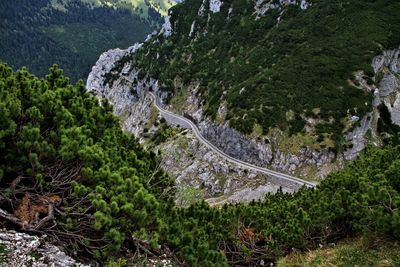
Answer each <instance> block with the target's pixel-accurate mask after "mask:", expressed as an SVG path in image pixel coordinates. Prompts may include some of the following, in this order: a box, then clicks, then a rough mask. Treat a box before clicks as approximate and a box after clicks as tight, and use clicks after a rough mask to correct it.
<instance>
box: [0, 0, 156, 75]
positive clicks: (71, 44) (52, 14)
mask: <svg viewBox="0 0 400 267" xmlns="http://www.w3.org/2000/svg"><path fill="white" fill-rule="evenodd" d="M49 3H50V1H49V0H35V1H30V0H21V1H10V0H6V1H1V2H0V20H1V23H0V60H2V61H4V62H6V63H8V64H10V65H11V66H12V67H14V68H16V69H17V68H20V67H22V66H26V67H28V69H29V70H30V71H31V72H32V73H34V74H36V75H38V76H41V77H42V76H44V75H45V74H46V73H47V71H48V69H49V67H50V66H51V65H52V64H58V65H59V66H61V67H62V68H63V69H64V70H65V72H66V74H67V75H68V76H69V77H70V78H71V80H72V81H74V82H75V81H77V80H78V79H81V78H82V79H86V77H87V75H88V74H89V71H90V69H91V67H92V66H93V65H94V64H95V62H96V60H97V59H98V57H99V56H100V54H101V53H103V52H104V51H106V50H108V49H111V48H115V47H121V48H126V47H128V46H131V45H133V44H134V43H135V42H139V41H142V40H144V38H145V37H146V36H147V34H149V33H150V32H152V31H153V30H154V29H156V28H157V27H158V26H159V24H160V22H161V16H160V15H159V14H158V13H157V12H156V11H154V10H153V9H149V17H148V18H140V16H139V15H135V14H133V13H132V11H130V10H129V9H113V8H108V7H94V8H91V7H89V6H88V5H86V4H83V3H82V2H81V1H79V0H77V1H72V2H71V3H69V6H68V7H67V11H65V12H64V11H60V10H57V9H54V8H52V7H51V5H50V4H49Z"/></svg>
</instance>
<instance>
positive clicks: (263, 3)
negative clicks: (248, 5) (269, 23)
mask: <svg viewBox="0 0 400 267" xmlns="http://www.w3.org/2000/svg"><path fill="white" fill-rule="evenodd" d="M286 5H298V6H300V8H301V9H302V10H306V9H308V8H309V7H310V6H311V5H312V4H311V2H309V1H307V0H279V1H276V0H256V1H255V5H254V9H255V10H256V15H257V17H262V16H264V15H265V14H266V13H267V12H268V11H269V10H271V9H279V10H281V9H282V8H283V7H285V6H286Z"/></svg>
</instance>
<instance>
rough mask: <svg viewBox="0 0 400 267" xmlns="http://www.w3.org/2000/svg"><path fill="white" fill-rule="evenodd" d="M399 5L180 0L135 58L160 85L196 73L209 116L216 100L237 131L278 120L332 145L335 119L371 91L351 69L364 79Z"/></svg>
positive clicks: (390, 33)
mask: <svg viewBox="0 0 400 267" xmlns="http://www.w3.org/2000/svg"><path fill="white" fill-rule="evenodd" d="M208 5H210V9H208V8H205V7H208ZM399 5H400V3H399V2H397V1H385V0H380V1H357V0H353V1H323V0H322V1H310V2H306V1H301V2H300V1H257V2H256V3H254V2H252V1H245V0H234V1H222V2H220V1H211V2H210V3H209V2H208V1H203V2H200V1H190V0H189V1H186V2H185V3H184V4H182V5H178V6H176V7H175V8H172V9H171V19H170V21H171V27H172V34H171V36H168V37H167V36H164V37H165V38H162V40H161V43H160V44H153V42H150V43H149V44H148V45H146V46H145V47H144V49H143V50H142V51H140V52H139V53H138V54H137V55H135V57H134V62H135V64H136V66H138V67H140V68H141V69H143V70H144V72H143V73H142V74H143V75H149V76H150V77H155V78H158V79H160V82H161V84H162V89H163V90H167V91H170V92H177V91H179V90H180V88H182V87H185V86H187V85H188V84H190V83H191V82H199V83H200V86H199V89H198V94H200V95H201V96H202V99H203V103H202V104H203V106H204V109H205V111H206V114H207V115H208V116H210V117H211V118H213V119H217V117H218V114H219V112H218V110H219V109H221V107H222V103H224V102H225V103H226V108H227V110H228V111H227V113H226V114H225V115H224V116H223V117H222V118H221V119H222V120H223V121H229V123H230V125H231V126H232V127H234V128H236V129H238V130H239V131H241V132H243V133H246V134H251V133H252V132H258V133H259V134H268V133H269V132H270V131H271V128H275V127H277V128H280V129H285V130H287V131H288V132H289V133H290V134H297V133H299V132H306V133H309V134H312V135H317V136H318V140H317V141H319V142H321V143H322V141H323V140H324V138H329V139H331V140H333V141H334V142H335V144H336V148H340V143H341V140H342V131H343V130H344V129H345V121H344V119H345V118H346V117H349V116H350V117H351V116H354V115H355V116H359V117H362V116H364V115H365V113H366V111H368V110H370V109H371V106H370V103H371V95H372V94H371V92H365V91H363V90H360V89H358V88H356V87H355V86H354V85H353V84H352V81H354V80H355V77H354V75H353V73H354V72H355V71H358V70H364V75H365V76H366V77H369V79H370V82H371V83H373V81H372V80H371V78H372V77H373V75H374V74H373V70H372V68H371V66H370V62H371V59H372V58H373V57H374V56H375V55H377V54H378V53H380V52H381V51H382V48H394V47H397V46H398V45H399V43H400V40H399V36H400V27H399V26H398V25H399V24H400V21H399V20H400V18H399V16H398V14H397V12H396V10H398V9H399V7H400V6H399ZM149 52H150V56H148V53H149ZM178 81H179V82H178ZM311 121H312V122H311Z"/></svg>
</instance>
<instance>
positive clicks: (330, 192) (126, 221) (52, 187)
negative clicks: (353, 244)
mask: <svg viewBox="0 0 400 267" xmlns="http://www.w3.org/2000/svg"><path fill="white" fill-rule="evenodd" d="M0 112H1V114H2V116H1V117H0V149H1V151H2V153H1V154H0V209H1V210H5V211H7V212H9V213H10V214H12V212H15V209H16V207H17V206H18V205H19V206H21V205H22V204H21V198H22V197H23V195H24V194H26V193H29V194H30V196H31V198H32V199H33V198H35V197H36V198H39V197H41V196H44V195H49V194H54V195H58V196H60V197H61V198H62V202H61V203H60V204H59V206H58V208H57V209H56V211H55V216H56V220H57V224H56V225H54V224H53V222H52V221H47V222H46V223H45V224H44V225H43V228H41V230H42V231H43V232H46V233H47V234H49V236H50V237H51V236H52V235H54V234H55V235H56V238H55V240H58V241H60V240H61V241H62V244H63V245H68V248H69V249H70V250H77V249H80V250H82V249H83V250H86V251H87V252H89V253H92V254H94V255H95V256H97V257H101V256H107V255H108V256H110V255H114V254H115V253H117V252H118V251H122V248H128V249H129V248H132V246H133V245H132V244H134V245H135V244H136V245H138V244H139V243H137V242H136V243H135V242H134V241H135V240H138V239H139V240H143V242H144V244H148V247H147V250H150V251H154V252H156V251H159V250H160V248H159V247H158V246H157V245H158V244H159V245H162V246H161V248H165V247H167V248H168V250H167V251H169V252H170V253H174V254H175V255H176V256H177V257H178V258H179V259H180V260H181V261H184V262H185V263H186V264H188V265H189V266H227V265H228V264H230V265H248V266H256V265H258V264H259V263H260V261H261V260H263V261H264V262H265V263H268V262H274V261H276V259H277V258H278V257H279V256H282V255H285V254H287V253H289V252H290V251H292V249H293V248H294V249H297V250H305V249H309V248H313V247H315V246H317V245H318V244H323V243H327V242H332V241H335V240H338V239H340V238H343V237H345V236H347V235H351V234H355V233H363V234H368V233H379V234H384V235H387V236H389V237H391V238H395V239H400V209H399V208H400V179H399V177H400V146H388V147H386V148H385V149H373V148H371V149H369V150H368V151H366V152H365V155H364V156H362V157H361V158H360V159H358V160H356V161H355V162H353V163H352V164H350V165H349V166H347V167H346V168H345V169H344V170H343V171H341V172H338V173H335V174H332V175H330V176H329V177H328V178H327V179H326V180H325V181H323V182H322V183H321V184H320V185H319V186H318V187H317V188H316V189H303V190H300V191H299V192H297V193H295V194H293V195H291V194H283V193H278V194H276V195H268V196H266V198H265V199H264V200H263V201H261V202H253V203H250V204H237V205H227V206H224V207H222V208H220V209H218V208H212V207H210V206H208V204H206V203H204V202H203V203H198V204H194V205H192V206H190V207H188V208H178V207H175V206H174V205H173V202H172V201H171V199H170V198H172V197H173V192H172V190H171V188H172V187H173V185H172V183H171V181H170V179H169V178H168V177H167V176H166V175H165V174H163V173H162V172H159V171H156V170H158V168H157V160H156V158H155V156H154V154H152V153H148V152H146V151H144V150H143V148H142V147H141V146H140V145H139V144H138V142H137V141H136V140H135V139H134V138H133V137H132V136H130V135H127V134H125V133H123V132H122V130H120V127H119V123H118V120H117V119H116V118H115V117H113V115H112V113H111V107H110V106H109V105H108V104H107V103H106V102H103V103H102V105H101V106H100V105H99V104H98V101H97V100H96V99H95V98H94V97H92V96H90V95H89V94H88V93H86V92H85V88H84V86H83V85H82V84H81V83H79V84H78V85H77V86H71V85H70V84H69V83H68V80H67V79H66V78H65V77H64V76H62V73H61V71H60V70H59V69H57V68H55V67H53V68H52V69H51V72H50V74H49V75H48V76H46V78H45V79H43V80H39V79H38V78H36V77H34V76H32V75H31V74H29V73H28V72H27V71H26V70H21V71H18V72H16V73H13V72H12V71H11V69H10V68H8V67H6V66H4V65H0ZM18 177H23V178H22V180H18ZM22 202H23V201H22ZM1 214H4V213H1ZM1 214H0V215H1ZM144 240H148V243H146V242H145V241H144Z"/></svg>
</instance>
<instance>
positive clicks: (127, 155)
mask: <svg viewBox="0 0 400 267" xmlns="http://www.w3.org/2000/svg"><path fill="white" fill-rule="evenodd" d="M111 111H112V109H111V107H110V106H109V105H108V104H107V103H106V102H103V103H102V105H101V106H100V105H99V103H98V100H97V99H95V98H94V97H93V96H91V95H89V94H88V93H87V92H86V89H85V87H84V86H83V84H82V83H78V85H77V86H72V85H70V84H69V83H68V79H67V78H65V77H64V76H63V75H62V71H60V70H59V69H57V68H56V67H53V68H52V69H51V72H50V74H49V75H47V76H46V78H45V79H44V80H39V79H38V78H36V77H34V76H32V75H31V74H29V73H28V72H27V71H26V70H20V71H18V72H16V73H13V72H12V71H11V69H10V68H8V67H6V66H4V65H0V113H1V117H0V150H1V154H0V182H1V183H0V185H1V186H0V193H1V194H0V208H1V209H5V210H7V211H8V212H10V213H11V214H12V213H14V214H15V212H16V207H17V206H18V205H22V204H20V201H19V200H20V199H21V198H22V196H23V195H24V194H26V193H28V194H29V195H30V196H31V200H32V202H35V201H37V200H38V199H40V198H41V197H43V196H46V195H49V194H51V195H57V196H59V197H61V198H62V203H61V206H60V207H59V209H60V210H59V211H57V212H56V214H55V215H56V218H57V220H58V224H57V226H55V228H54V229H53V231H54V232H53V231H50V230H49V231H50V232H48V234H49V235H50V236H51V235H52V234H53V235H54V234H55V235H56V236H57V239H58V240H63V241H65V240H68V242H67V243H69V248H70V249H77V248H78V247H79V246H82V245H83V244H85V245H87V246H88V250H91V253H94V252H95V251H94V249H93V248H97V247H98V248H102V250H101V251H99V252H101V253H103V254H108V253H110V252H117V251H119V249H120V247H121V245H122V243H123V242H124V240H125V237H126V236H128V235H127V233H130V232H131V233H133V232H138V233H140V237H142V238H156V235H152V236H149V237H147V236H146V234H147V233H151V232H157V231H153V229H157V227H158V220H159V217H160V215H159V213H160V204H159V201H160V199H161V194H162V193H163V190H164V189H165V190H168V188H170V187H171V181H170V179H169V178H168V177H167V176H165V175H164V174H163V173H160V172H155V171H154V170H155V169H157V161H156V158H155V155H154V154H152V153H148V152H146V151H144V150H143V148H142V147H141V146H140V145H139V144H138V142H137V141H136V140H135V139H134V138H133V136H131V135H127V134H125V133H123V132H122V130H121V129H120V125H119V121H118V120H117V119H116V118H115V117H114V116H113V114H112V112H111ZM18 177H22V180H18ZM154 184H156V185H157V186H153V185H154ZM159 190H161V191H159ZM164 195H165V194H164ZM10 198H11V199H10ZM5 199H9V201H5ZM15 200H17V201H15ZM162 201H163V202H168V199H167V196H165V197H163V199H162ZM19 216H20V217H21V216H22V215H21V214H20V215H19ZM32 223H33V222H32ZM46 227H47V226H45V229H44V230H43V231H45V232H46V231H47V228H46ZM68 233H69V234H71V233H72V234H74V235H75V238H72V240H73V241H72V242H71V236H69V235H68ZM138 235H139V234H138ZM76 246H78V247H76ZM99 252H95V253H96V254H97V255H99Z"/></svg>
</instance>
